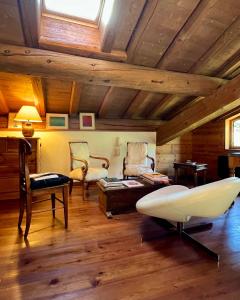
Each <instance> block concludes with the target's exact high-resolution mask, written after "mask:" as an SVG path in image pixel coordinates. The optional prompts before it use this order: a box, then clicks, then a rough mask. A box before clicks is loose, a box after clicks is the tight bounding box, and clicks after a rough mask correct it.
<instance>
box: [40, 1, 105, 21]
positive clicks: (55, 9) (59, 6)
mask: <svg viewBox="0 0 240 300" xmlns="http://www.w3.org/2000/svg"><path fill="white" fill-rule="evenodd" d="M102 2H103V1H102V0H44V5H45V11H46V12H48V13H52V14H59V15H62V16H66V17H68V18H77V19H83V20H87V21H90V22H97V20H98V17H99V15H100V11H101V6H102Z"/></svg>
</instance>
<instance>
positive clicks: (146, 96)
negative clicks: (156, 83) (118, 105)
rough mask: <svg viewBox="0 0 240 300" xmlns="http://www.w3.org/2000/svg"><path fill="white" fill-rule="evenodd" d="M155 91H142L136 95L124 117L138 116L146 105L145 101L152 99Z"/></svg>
mask: <svg viewBox="0 0 240 300" xmlns="http://www.w3.org/2000/svg"><path fill="white" fill-rule="evenodd" d="M153 95H154V94H153V93H149V92H145V91H140V92H138V94H137V95H136V97H134V99H133V101H132V102H131V103H130V105H129V107H128V109H127V111H126V112H125V113H124V116H123V117H124V118H133V119H135V118H138V117H139V115H140V114H141V112H142V107H145V103H146V102H149V101H151V99H152V97H153Z"/></svg>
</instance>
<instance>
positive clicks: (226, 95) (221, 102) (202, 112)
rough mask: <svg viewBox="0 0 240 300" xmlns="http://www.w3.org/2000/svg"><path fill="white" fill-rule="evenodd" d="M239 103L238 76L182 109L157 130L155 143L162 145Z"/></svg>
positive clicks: (239, 87)
mask: <svg viewBox="0 0 240 300" xmlns="http://www.w3.org/2000/svg"><path fill="white" fill-rule="evenodd" d="M239 105H240V76H238V77H236V78H234V79H232V80H231V81H230V82H228V83H227V84H226V85H224V86H222V87H220V88H219V89H217V90H216V91H215V92H214V93H213V94H212V95H210V96H208V97H205V98H204V99H203V100H201V101H199V102H197V103H196V104H194V105H192V106H191V107H189V108H188V109H186V110H184V111H183V112H182V113H181V114H179V115H178V116H177V117H175V118H174V119H172V120H171V121H168V122H166V123H165V124H164V125H162V126H159V128H158V131H157V145H163V144H165V143H167V142H169V141H171V140H173V139H174V138H176V137H177V136H180V135H182V134H184V133H187V132H189V131H192V130H193V129H195V128H197V127H199V126H201V125H203V124H205V123H207V122H209V121H211V120H213V119H215V118H217V117H218V116H220V115H222V114H224V113H226V112H228V111H230V110H232V109H234V108H235V107H237V106H239Z"/></svg>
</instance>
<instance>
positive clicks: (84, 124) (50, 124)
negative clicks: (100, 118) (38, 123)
mask: <svg viewBox="0 0 240 300" xmlns="http://www.w3.org/2000/svg"><path fill="white" fill-rule="evenodd" d="M68 128H69V116H68V114H55V113H47V114H46V129H59V130H64V129H65V130H66V129H68ZM79 129H80V130H95V114H94V113H79Z"/></svg>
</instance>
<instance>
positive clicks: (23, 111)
mask: <svg viewBox="0 0 240 300" xmlns="http://www.w3.org/2000/svg"><path fill="white" fill-rule="evenodd" d="M14 121H18V122H23V123H22V134H23V136H25V137H32V136H33V134H34V128H33V127H32V123H33V122H42V119H41V117H40V115H39V113H38V111H37V109H36V107H35V106H28V105H23V106H22V107H21V108H20V110H19V112H18V113H17V115H16V117H15V119H14Z"/></svg>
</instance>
